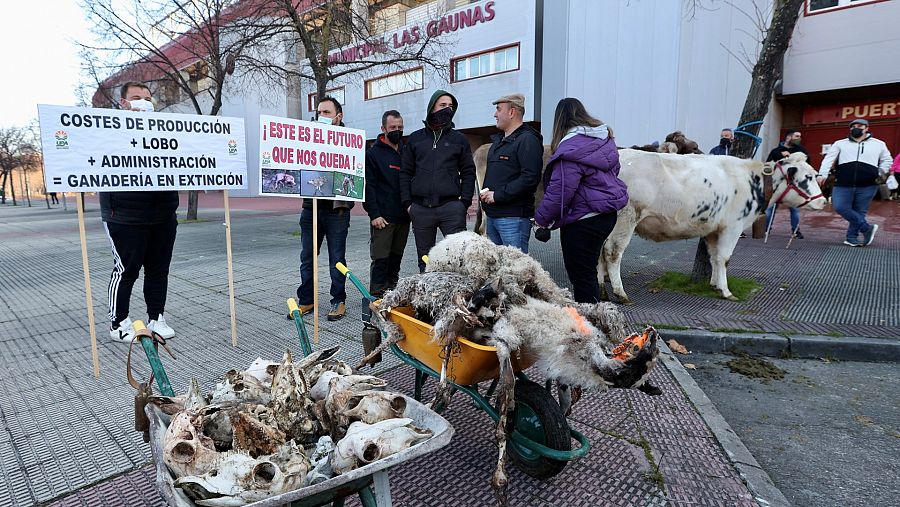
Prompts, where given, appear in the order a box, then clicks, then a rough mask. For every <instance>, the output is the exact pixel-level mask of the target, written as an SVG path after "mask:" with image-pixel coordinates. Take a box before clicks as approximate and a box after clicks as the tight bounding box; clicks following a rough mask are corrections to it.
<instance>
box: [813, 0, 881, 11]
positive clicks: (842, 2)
mask: <svg viewBox="0 0 900 507" xmlns="http://www.w3.org/2000/svg"><path fill="white" fill-rule="evenodd" d="M881 1H883V0H806V13H807V14H819V13H821V12H827V11H833V10H838V9H843V8H845V7H856V6H857V5H862V4H870V3H875V2H881Z"/></svg>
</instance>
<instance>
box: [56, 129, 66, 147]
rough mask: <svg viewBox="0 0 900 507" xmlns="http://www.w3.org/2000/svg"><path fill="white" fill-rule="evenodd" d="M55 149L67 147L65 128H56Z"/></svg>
mask: <svg viewBox="0 0 900 507" xmlns="http://www.w3.org/2000/svg"><path fill="white" fill-rule="evenodd" d="M54 136H55V137H56V149H57V150H68V149H69V133H68V132H66V131H65V130H57V131H56V134H54Z"/></svg>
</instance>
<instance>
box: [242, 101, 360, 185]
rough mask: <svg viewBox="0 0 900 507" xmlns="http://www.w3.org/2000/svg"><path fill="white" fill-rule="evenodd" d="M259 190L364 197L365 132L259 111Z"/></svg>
mask: <svg viewBox="0 0 900 507" xmlns="http://www.w3.org/2000/svg"><path fill="white" fill-rule="evenodd" d="M259 158H260V160H259V170H260V177H259V194H260V195H270V196H271V195H276V196H287V197H314V198H317V199H328V200H334V199H340V200H343V201H363V200H365V195H366V194H365V176H366V171H365V161H366V133H365V131H363V130H357V129H351V128H347V127H338V126H335V125H326V124H324V123H318V122H310V121H303V120H295V119H290V118H279V117H276V116H260V141H259Z"/></svg>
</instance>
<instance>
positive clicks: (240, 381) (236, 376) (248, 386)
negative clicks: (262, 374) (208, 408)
mask: <svg viewBox="0 0 900 507" xmlns="http://www.w3.org/2000/svg"><path fill="white" fill-rule="evenodd" d="M271 400H272V397H271V394H270V393H269V388H268V387H267V386H266V385H265V384H263V383H262V382H260V381H259V379H257V378H256V377H255V376H253V375H251V374H249V373H247V372H246V371H238V370H230V371H229V372H228V373H226V374H225V379H224V380H223V381H222V382H220V383H217V384H216V389H215V391H213V394H212V402H213V403H222V402H226V401H246V402H253V403H260V404H263V405H265V404H267V403H269V402H270V401H271Z"/></svg>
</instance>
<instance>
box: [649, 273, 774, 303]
mask: <svg viewBox="0 0 900 507" xmlns="http://www.w3.org/2000/svg"><path fill="white" fill-rule="evenodd" d="M650 288H651V289H656V290H662V289H665V290H670V291H672V292H680V293H682V294H691V295H694V296H705V297H711V298H716V299H719V298H720V297H721V296H720V295H719V291H717V290H716V289H715V288H713V287H711V286H710V285H709V284H708V283H706V282H701V283H695V282H692V281H691V277H690V276H689V275H686V274H684V273H674V272H672V271H669V272H666V273H665V274H664V275H662V276H661V277H659V278H657V279H656V280H654V281H652V282H650ZM728 288H729V289H731V293H732V294H734V297H736V298H737V299H738V301H747V300H748V299H750V297H751V296H752V295H753V294H754V293H756V292H757V291H759V290H760V289H761V288H762V285H760V284H759V283H758V282H756V281H755V280H751V279H749V278H737V277H732V276H729V277H728Z"/></svg>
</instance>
